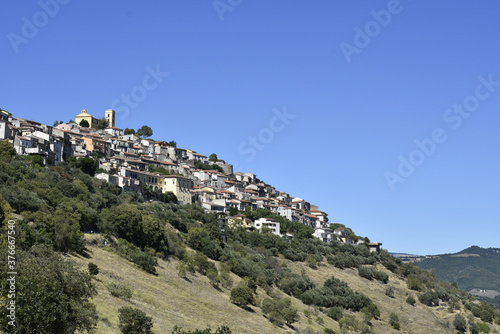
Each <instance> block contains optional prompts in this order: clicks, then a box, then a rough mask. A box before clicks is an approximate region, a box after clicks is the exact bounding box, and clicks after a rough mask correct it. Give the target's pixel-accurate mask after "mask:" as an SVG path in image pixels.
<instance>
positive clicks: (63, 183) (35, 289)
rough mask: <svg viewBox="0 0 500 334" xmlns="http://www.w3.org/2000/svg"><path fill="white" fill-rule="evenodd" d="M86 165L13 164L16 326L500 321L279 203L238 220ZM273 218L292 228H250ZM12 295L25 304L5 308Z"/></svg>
mask: <svg viewBox="0 0 500 334" xmlns="http://www.w3.org/2000/svg"><path fill="white" fill-rule="evenodd" d="M81 167H82V166H80V165H79V164H78V163H76V161H73V162H69V163H61V164H58V166H49V167H45V166H43V165H40V164H39V163H38V162H37V161H31V160H29V159H23V158H20V159H19V158H14V159H11V160H10V161H7V162H3V161H1V160H0V179H1V180H2V183H0V222H1V223H2V225H1V227H0V234H1V236H2V238H1V239H0V246H1V247H0V266H2V267H4V268H7V267H9V268H10V270H15V271H16V273H15V275H14V276H15V277H14V278H15V283H13V281H9V280H11V279H13V278H12V277H11V276H8V275H12V274H10V273H8V272H7V271H1V272H0V282H3V283H2V284H0V291H1V293H2V296H8V297H7V298H2V299H1V300H0V302H1V304H2V308H1V310H2V316H1V317H0V326H1V327H0V330H2V331H6V332H8V333H41V334H42V333H92V332H93V330H94V328H96V329H97V331H98V333H119V331H121V332H123V333H136V332H137V330H135V331H124V330H123V328H124V326H132V325H134V323H136V322H135V321H136V320H137V319H139V322H141V323H142V325H141V328H142V329H147V328H149V327H150V325H151V324H153V325H154V327H153V333H172V330H174V331H175V328H176V327H175V326H180V327H183V328H184V329H185V330H189V331H192V330H196V329H200V330H203V329H204V328H207V326H211V328H213V329H215V328H216V327H217V326H222V325H224V326H229V328H230V329H231V330H232V332H233V333H286V332H290V333H291V332H296V333H310V334H311V333H319V334H321V333H325V334H332V333H339V332H340V333H352V332H354V333H364V334H370V333H397V332H403V333H435V332H436V329H437V330H438V332H439V333H453V332H454V331H453V327H459V328H461V329H462V331H464V330H465V328H467V327H469V328H470V329H471V330H472V329H474V328H475V327H474V326H476V327H477V326H483V328H487V327H488V328H492V329H496V328H497V327H498V325H499V324H500V312H497V311H495V309H494V308H493V307H492V306H491V305H488V304H485V303H479V302H477V301H476V300H475V298H474V297H473V296H472V295H470V294H468V293H467V292H466V291H464V290H461V289H459V288H458V287H456V286H454V285H452V284H450V283H447V282H445V281H440V280H438V279H437V278H436V276H435V275H433V274H432V273H430V272H428V271H426V270H423V269H420V268H418V267H417V266H415V265H414V264H403V263H401V260H399V259H396V258H395V257H393V256H391V255H390V254H389V253H388V252H387V251H385V250H380V252H377V251H372V250H373V249H371V248H370V246H369V244H367V243H366V242H365V243H363V242H362V243H360V244H358V245H353V244H350V243H347V242H342V241H340V240H332V241H331V242H328V243H327V242H324V241H322V240H319V239H317V238H314V237H313V235H312V234H313V229H312V228H310V227H308V226H306V225H305V224H303V223H301V222H298V221H290V220H288V219H286V218H285V217H279V216H278V215H276V214H274V213H273V212H271V211H270V210H268V209H248V210H245V211H239V212H237V213H239V216H243V217H246V218H245V220H240V221H239V222H238V221H234V220H233V221H232V223H229V222H228V223H227V225H226V223H225V220H223V219H221V218H220V216H219V215H217V214H215V213H213V212H209V213H208V212H206V211H205V210H204V208H203V207H202V206H201V205H200V204H199V203H198V204H187V205H179V204H175V203H163V202H160V201H150V200H148V201H146V200H144V198H143V197H142V196H141V195H140V194H137V193H135V192H127V191H121V190H120V189H119V188H117V187H114V186H112V185H110V184H109V183H107V182H105V181H103V180H99V179H96V178H92V177H91V176H89V175H88V174H87V173H85V172H84V169H82V168H81ZM262 217H267V218H271V219H273V221H279V222H280V223H282V232H283V231H287V232H288V234H287V235H284V236H280V235H276V234H274V233H272V232H271V230H270V229H262V230H257V229H255V228H252V227H251V226H248V225H247V224H246V221H250V222H255V221H256V220H257V219H260V218H262ZM233 218H234V217H233ZM84 231H86V232H87V233H84ZM89 231H93V232H92V233H88V232H89ZM13 238H14V239H15V240H13ZM367 242H368V241H367ZM9 255H10V257H9ZM12 257H14V260H12ZM8 279H9V280H8ZM6 282H10V283H8V284H7V283H6ZM410 289H411V290H410ZM12 302H15V303H14V304H15V307H14V306H13V307H14V309H15V310H14V311H13V310H11V309H8V308H7V307H4V306H6V305H7V303H9V304H8V305H9V307H10V306H11V305H13V303H12ZM125 306H126V307H125ZM119 315H120V317H119ZM9 317H10V318H9ZM21 320H22V321H21ZM15 321H18V322H17V324H16V325H15V326H14V325H11V323H12V324H13V323H14V322H15ZM456 321H458V323H459V325H460V326H458V325H455V322H456ZM120 326H121V327H120ZM119 328H121V329H119ZM224 331H225V329H224ZM141 332H142V333H148V334H150V333H151V332H150V331H149V330H144V331H141ZM175 333H176V334H181V332H179V331H176V332H175ZM189 333H191V332H189ZM195 333H199V332H195ZM203 333H204V334H210V330H207V331H203ZM219 333H220V332H219ZM227 333H228V331H225V332H224V334H227ZM182 334H187V333H184V332H182ZM191 334H192V333H191Z"/></svg>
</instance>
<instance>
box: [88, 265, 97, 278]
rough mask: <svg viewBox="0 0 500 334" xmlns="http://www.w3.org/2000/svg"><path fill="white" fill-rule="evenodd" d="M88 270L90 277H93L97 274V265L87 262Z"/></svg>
mask: <svg viewBox="0 0 500 334" xmlns="http://www.w3.org/2000/svg"><path fill="white" fill-rule="evenodd" d="M88 268H89V274H90V275H94V276H95V275H97V274H99V267H98V266H97V264H95V263H92V262H89V265H88Z"/></svg>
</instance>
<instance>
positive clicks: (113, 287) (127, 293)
mask: <svg viewBox="0 0 500 334" xmlns="http://www.w3.org/2000/svg"><path fill="white" fill-rule="evenodd" d="M107 288H108V291H109V293H111V295H112V296H113V297H117V298H123V299H130V298H132V290H130V288H128V287H127V286H126V285H124V284H119V283H111V284H109V285H108V286H107Z"/></svg>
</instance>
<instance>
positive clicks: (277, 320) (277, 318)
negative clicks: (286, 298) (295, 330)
mask: <svg viewBox="0 0 500 334" xmlns="http://www.w3.org/2000/svg"><path fill="white" fill-rule="evenodd" d="M268 317H269V321H271V322H272V323H273V324H275V325H276V326H283V322H284V319H283V317H282V316H281V314H279V312H276V311H272V312H270V313H269V315H268Z"/></svg>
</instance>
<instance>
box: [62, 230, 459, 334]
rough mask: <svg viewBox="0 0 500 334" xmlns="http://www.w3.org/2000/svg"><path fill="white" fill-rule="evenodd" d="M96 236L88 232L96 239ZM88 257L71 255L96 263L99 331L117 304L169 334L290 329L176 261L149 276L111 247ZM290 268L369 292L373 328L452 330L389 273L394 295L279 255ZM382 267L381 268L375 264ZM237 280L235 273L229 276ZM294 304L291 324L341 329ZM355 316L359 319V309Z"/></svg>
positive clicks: (114, 315) (111, 329) (113, 320)
mask: <svg viewBox="0 0 500 334" xmlns="http://www.w3.org/2000/svg"><path fill="white" fill-rule="evenodd" d="M95 237H97V236H92V238H95ZM89 255H90V257H91V258H84V257H75V256H71V258H72V259H73V260H75V261H76V262H77V263H78V264H80V265H81V266H82V267H86V266H87V263H88V262H94V263H95V264H97V265H98V266H99V270H100V273H99V275H98V276H97V279H98V280H97V281H96V286H97V289H98V291H99V294H98V295H97V296H96V297H95V298H94V303H95V304H96V306H97V310H98V312H99V315H100V318H101V319H100V321H99V325H98V331H97V333H117V334H119V333H120V332H119V330H118V308H120V307H122V306H133V307H137V308H139V309H141V310H143V311H145V312H146V313H147V314H148V315H150V316H152V317H153V322H154V327H153V330H154V332H155V333H170V332H171V331H172V328H173V327H174V325H178V326H181V327H183V328H184V329H189V330H193V329H196V328H198V329H202V328H206V327H207V326H211V327H212V328H216V327H217V326H219V325H221V324H225V325H227V326H229V327H230V328H231V330H232V331H233V333H262V334H264V333H273V334H276V333H287V332H288V333H292V332H294V330H293V329H292V328H289V327H286V326H285V327H282V328H280V327H277V326H274V325H273V324H272V323H271V322H269V321H268V320H267V319H266V318H265V317H264V316H263V315H262V313H261V312H260V308H258V307H252V310H253V311H247V310H243V309H241V308H239V307H237V306H235V305H233V304H232V303H231V302H230V301H229V290H227V289H224V288H222V289H221V290H220V291H218V290H216V289H215V288H213V287H212V286H211V285H210V283H209V281H208V279H207V278H206V277H204V276H201V275H199V274H196V275H194V276H193V275H189V281H187V280H185V279H183V278H180V277H179V276H178V275H177V270H176V269H175V266H176V264H177V261H175V260H171V261H168V262H165V261H162V260H159V267H158V268H157V269H158V276H153V275H150V274H147V273H145V272H144V271H142V270H140V269H138V268H137V267H136V266H135V265H134V264H133V263H131V262H128V261H126V260H124V259H123V258H121V257H120V256H118V255H117V254H115V253H113V252H111V251H109V250H108V249H105V248H102V247H96V246H90V247H89ZM283 262H285V263H286V264H287V265H288V266H289V267H290V268H292V269H293V270H298V271H299V272H300V270H302V269H304V270H305V271H306V272H307V274H308V275H309V276H310V277H311V279H313V280H314V281H315V282H316V283H317V284H322V283H323V282H324V281H325V280H326V279H327V278H329V277H331V276H332V275H333V276H335V277H337V278H339V279H341V280H343V281H345V282H347V283H348V284H349V286H350V287H351V288H352V289H353V290H354V291H360V292H362V293H364V294H366V295H367V296H369V297H370V298H371V299H372V300H373V301H374V302H375V303H376V304H377V305H378V307H379V309H380V311H381V318H382V321H381V320H372V324H373V326H374V329H375V332H376V333H422V334H423V333H426V334H427V333H436V332H439V333H454V331H452V330H451V329H446V328H445V327H443V325H442V323H443V322H444V321H446V320H447V321H449V323H452V322H453V317H454V316H455V314H450V313H448V311H447V310H446V308H445V307H442V308H439V307H436V308H429V307H425V306H423V305H422V304H420V303H418V302H417V304H416V306H415V307H412V306H410V305H408V304H407V303H406V302H405V300H406V297H407V296H408V294H413V295H414V296H415V298H416V295H415V294H414V292H413V291H411V290H408V289H407V288H406V283H405V282H404V281H402V280H400V279H398V278H396V277H394V275H392V274H391V276H390V282H389V283H388V284H389V285H392V286H393V287H394V288H395V298H389V297H387V296H386V295H385V289H386V285H384V284H382V283H379V282H376V281H368V280H366V279H363V278H361V277H359V276H358V274H357V270H352V269H346V270H340V269H337V268H334V267H333V266H330V265H324V266H320V267H319V268H318V269H316V270H313V269H311V268H309V267H307V266H305V265H304V264H303V263H293V262H290V261H287V260H283ZM379 269H381V268H379ZM233 279H234V280H235V282H236V281H237V280H238V277H237V276H234V275H233ZM110 282H122V283H125V284H127V285H128V286H129V287H130V288H132V290H133V296H132V299H131V300H130V301H125V300H122V299H118V298H115V297H113V296H111V295H110V294H109V292H108V290H107V289H106V284H108V283H110ZM258 295H259V298H261V299H262V298H265V297H266V296H267V295H266V293H265V292H264V290H262V289H260V288H259V290H258ZM292 301H293V304H294V305H295V306H296V307H297V308H298V309H299V314H300V321H299V322H297V323H295V324H294V326H295V328H301V329H305V328H307V327H309V328H311V329H312V330H314V332H316V333H323V329H324V327H327V328H331V329H334V330H336V331H337V332H339V327H338V323H337V322H335V321H333V320H332V319H330V318H328V317H327V316H326V315H325V314H322V313H318V315H320V316H321V317H322V318H323V320H324V325H323V326H321V325H319V324H318V323H317V322H316V320H315V319H316V315H313V316H311V319H308V318H306V317H305V316H304V313H303V311H304V310H305V309H307V310H309V311H311V312H313V313H314V312H315V310H314V308H311V307H309V306H306V305H304V304H302V303H301V302H300V301H299V300H297V299H295V298H292ZM390 312H396V313H397V314H398V315H399V319H400V323H401V330H400V331H396V330H393V329H392V328H390V326H389V325H388V324H387V320H388V318H389V314H390ZM356 317H358V319H361V314H360V313H357V314H356Z"/></svg>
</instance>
